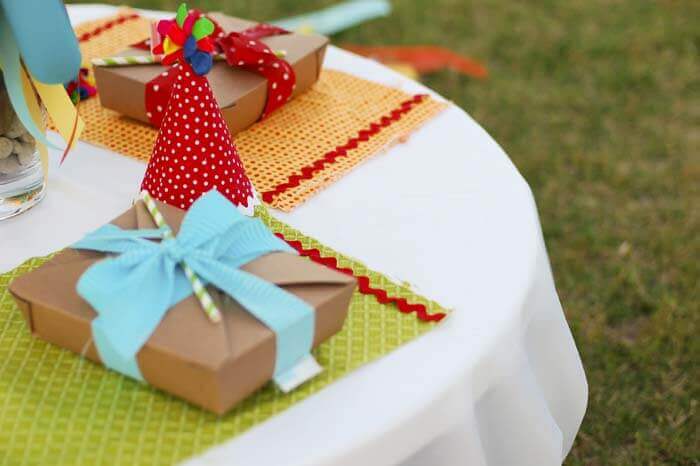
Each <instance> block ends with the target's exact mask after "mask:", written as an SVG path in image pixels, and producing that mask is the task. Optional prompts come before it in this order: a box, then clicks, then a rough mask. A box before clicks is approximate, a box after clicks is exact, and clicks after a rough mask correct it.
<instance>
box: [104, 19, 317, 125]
mask: <svg viewBox="0 0 700 466" xmlns="http://www.w3.org/2000/svg"><path fill="white" fill-rule="evenodd" d="M208 16H209V17H210V18H212V19H213V20H215V21H216V22H217V23H218V24H219V25H220V26H221V27H222V28H223V29H224V31H226V32H232V31H235V32H240V31H243V30H245V29H247V28H249V27H251V26H255V25H256V23H255V22H252V21H247V20H243V19H239V18H233V17H230V16H226V15H223V14H220V13H213V14H211V15H208ZM261 41H262V42H264V43H265V44H267V45H268V46H269V47H270V48H271V49H273V50H283V51H285V52H286V55H285V57H284V59H285V60H286V61H287V62H289V64H290V65H292V67H293V68H294V72H295V74H296V87H295V89H294V93H293V94H292V97H294V96H296V95H299V94H300V93H303V92H305V91H306V90H308V89H309V88H311V86H313V84H314V83H315V82H316V81H317V80H318V78H319V75H320V73H321V67H322V65H323V59H324V56H325V52H326V46H327V45H328V38H326V37H324V36H320V35H317V34H299V33H290V34H283V35H277V36H271V37H265V38H263V39H261ZM118 55H119V56H134V55H149V52H148V51H146V50H140V49H136V48H130V49H127V50H125V51H123V52H121V53H120V54H118ZM165 69H166V68H165V67H163V66H162V65H160V64H148V65H133V66H118V67H101V66H95V68H94V70H95V79H96V82H97V88H98V90H99V92H98V95H99V98H100V102H101V104H102V105H103V106H104V107H106V108H109V109H111V110H115V111H117V112H119V113H121V114H123V115H126V116H129V117H131V118H135V119H137V120H140V121H143V122H145V123H148V122H149V119H148V116H147V115H146V106H145V100H144V97H145V88H146V83H147V82H149V81H150V80H152V79H153V78H155V77H156V76H158V75H159V74H160V73H162V72H163V71H165ZM207 77H208V78H209V82H210V83H211V87H212V89H213V91H214V97H215V98H216V100H217V102H218V103H219V106H220V107H221V113H222V114H223V116H224V120H225V121H226V124H227V126H228V127H229V129H230V131H231V133H232V134H235V133H238V132H240V131H242V130H243V129H245V128H247V127H249V126H250V125H252V124H253V123H255V122H256V121H258V120H259V119H260V116H261V115H262V113H263V110H264V107H265V103H266V98H267V82H266V79H265V78H264V77H263V76H262V75H260V74H256V73H254V72H251V71H246V70H243V69H237V68H234V67H231V66H230V65H229V64H228V63H226V62H225V61H217V62H215V63H214V66H213V67H212V70H211V71H210V72H209V74H208V75H207Z"/></svg>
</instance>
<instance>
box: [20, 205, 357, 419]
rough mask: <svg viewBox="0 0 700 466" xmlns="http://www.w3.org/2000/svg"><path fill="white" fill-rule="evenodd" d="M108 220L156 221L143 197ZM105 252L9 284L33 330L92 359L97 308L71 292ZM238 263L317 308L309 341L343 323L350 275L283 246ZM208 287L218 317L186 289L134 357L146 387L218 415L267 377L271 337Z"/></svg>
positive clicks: (80, 255) (173, 215)
mask: <svg viewBox="0 0 700 466" xmlns="http://www.w3.org/2000/svg"><path fill="white" fill-rule="evenodd" d="M159 207H160V209H161V211H162V213H163V216H164V217H165V219H166V221H167V222H168V223H169V224H170V225H171V226H172V227H173V230H174V231H177V228H178V227H179V225H180V223H181V221H182V218H183V216H184V212H183V211H181V210H179V209H176V208H174V207H170V206H168V205H166V204H159ZM112 223H113V224H115V225H118V226H120V227H121V228H124V229H135V228H154V227H155V226H154V224H153V222H152V220H151V218H150V216H149V214H148V212H147V211H146V209H145V207H144V206H143V204H141V203H138V204H136V205H135V206H134V207H132V208H131V209H129V210H128V211H126V212H125V213H124V214H122V215H121V216H120V217H118V218H117V219H115V220H114V221H113V222H112ZM103 257H104V255H103V254H101V253H96V252H91V251H83V250H75V249H66V250H64V251H62V252H60V253H59V254H57V255H56V256H54V257H53V258H52V259H51V260H50V261H49V262H47V263H46V264H44V265H43V266H41V267H39V268H37V269H35V270H33V271H32V272H29V273H27V274H25V275H23V276H21V277H19V278H17V279H15V280H14V281H13V282H12V283H11V284H10V288H9V289H10V292H11V293H12V295H13V296H14V298H15V300H16V301H17V303H18V305H19V307H20V309H21V310H22V313H23V314H24V316H25V318H26V320H27V323H28V325H29V329H30V331H31V332H32V333H33V334H34V335H35V336H38V337H40V338H42V339H44V340H46V341H48V342H51V343H54V344H56V345H58V346H61V347H64V348H67V349H69V350H72V351H74V352H76V353H83V352H84V351H85V348H87V352H86V353H85V355H86V356H87V357H88V358H89V359H91V360H93V361H96V362H99V361H100V359H99V355H98V353H97V350H96V348H95V346H94V345H93V343H92V340H91V328H90V322H91V321H92V319H93V318H94V317H95V312H94V311H93V309H92V308H91V307H90V305H89V304H88V303H87V302H85V301H84V300H83V299H82V298H81V297H80V296H79V295H78V294H77V292H76V283H77V280H78V279H79V278H80V276H81V275H82V274H83V272H84V271H85V270H86V269H87V268H88V267H89V266H90V265H91V264H93V263H95V262H96V261H98V260H100V259H101V258H103ZM242 269H243V270H245V271H247V272H250V273H252V274H254V275H257V276H259V277H261V278H264V279H265V280H267V281H270V282H273V283H275V284H277V285H279V286H281V287H282V288H284V289H285V290H286V291H288V292H290V293H293V294H295V295H296V296H298V297H300V298H301V299H303V300H304V301H306V302H307V303H309V304H310V305H311V306H312V307H313V308H314V309H315V310H316V330H315V334H314V347H316V346H318V345H319V344H320V343H322V342H323V341H325V340H327V339H329V338H330V337H331V336H333V335H334V334H336V333H337V332H339V331H340V329H341V328H342V326H343V323H344V321H345V318H346V316H347V312H348V305H349V302H350V299H351V297H352V294H353V291H354V289H355V285H356V282H355V279H354V277H350V276H347V275H344V274H341V273H338V272H336V271H334V270H331V269H329V268H326V267H323V266H320V265H318V264H315V263H313V262H311V261H310V260H308V259H305V258H303V257H299V256H297V255H295V254H288V253H281V252H280V253H272V254H268V255H266V256H263V257H261V258H259V259H257V260H255V261H253V262H250V263H248V264H246V265H245V266H243V267H242ZM144 286H148V284H146V283H144ZM208 289H209V291H210V293H211V295H212V297H213V299H214V300H215V301H216V302H217V305H218V306H219V307H220V309H221V310H222V314H223V317H224V318H223V320H222V322H221V323H220V324H213V323H211V322H210V321H209V320H208V319H207V317H206V316H205V314H204V312H203V311H202V309H201V307H200V305H199V302H198V301H197V299H196V298H195V297H194V296H193V295H190V296H189V297H188V298H186V299H185V300H183V301H181V302H180V303H178V304H177V305H175V306H174V307H173V308H171V309H170V310H169V311H168V313H167V314H166V316H165V318H164V319H163V321H162V322H161V324H160V326H159V327H158V328H157V329H156V331H155V332H154V333H153V335H151V337H150V339H149V340H148V341H147V342H146V345H145V346H144V347H143V348H141V350H140V351H139V353H138V355H137V360H138V364H139V368H140V369H141V373H142V374H143V376H144V378H145V379H146V381H148V383H150V384H151V385H153V386H155V387H158V388H161V389H163V390H165V391H167V392H169V393H172V394H174V395H177V396H179V397H182V398H184V399H186V400H188V401H190V402H192V403H194V404H196V405H199V406H201V407H203V408H205V409H208V410H210V411H213V412H215V413H217V414H223V413H225V412H226V411H228V410H229V409H230V408H231V407H233V406H234V405H235V404H236V403H238V402H239V401H241V400H242V399H244V398H245V397H247V396H248V395H250V394H251V393H252V392H254V391H255V390H257V389H258V388H260V387H261V386H263V385H264V384H265V383H267V382H268V381H269V380H270V379H271V377H272V373H273V368H274V367H273V366H274V361H275V338H274V334H273V333H272V331H271V330H270V329H268V328H267V327H265V325H263V324H262V323H261V322H259V321H258V320H256V319H255V318H254V317H252V316H251V315H250V314H249V313H248V312H246V311H245V310H244V309H242V308H241V307H240V306H239V305H238V304H237V303H236V302H234V301H233V300H232V299H230V298H228V297H227V296H225V295H223V294H222V293H220V292H219V291H218V290H216V289H215V288H212V287H209V288H208ZM280 311H283V310H280Z"/></svg>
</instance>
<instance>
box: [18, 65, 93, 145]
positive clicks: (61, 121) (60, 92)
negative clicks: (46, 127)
mask: <svg viewBox="0 0 700 466" xmlns="http://www.w3.org/2000/svg"><path fill="white" fill-rule="evenodd" d="M31 79H32V82H33V83H34V88H35V89H36V91H37V92H38V93H39V97H40V98H41V102H42V103H43V104H44V107H45V108H46V113H48V114H49V117H50V118H51V121H52V122H53V124H54V126H56V129H57V130H58V133H59V134H60V135H61V137H62V138H63V139H64V140H65V141H66V142H67V143H69V144H70V146H69V147H68V148H69V149H70V148H72V147H73V146H74V145H75V142H76V141H77V140H78V138H79V137H80V133H82V131H83V128H85V123H84V122H83V120H82V119H81V118H80V116H79V115H78V113H77V112H78V111H77V109H76V108H75V106H74V105H73V102H72V101H71V100H70V97H68V93H67V92H66V89H65V88H64V87H63V86H62V85H60V84H44V83H42V82H41V81H37V80H36V78H34V77H33V76H32V77H31ZM76 118H77V119H78V122H77V126H76V123H75V122H76ZM74 127H75V132H74V131H73V130H74Z"/></svg>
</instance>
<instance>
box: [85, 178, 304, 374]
mask: <svg viewBox="0 0 700 466" xmlns="http://www.w3.org/2000/svg"><path fill="white" fill-rule="evenodd" d="M162 235H163V231H162V230H122V229H121V228H119V227H117V226H115V225H111V224H108V225H105V226H103V227H101V228H99V229H98V230H96V231H94V232H92V233H90V234H88V235H87V236H86V237H85V238H83V239H82V240H80V241H78V242H77V243H76V244H74V245H73V246H72V247H73V248H76V249H88V250H93V251H100V252H104V253H110V254H113V256H111V257H110V258H108V259H104V260H102V261H100V262H97V263H95V264H93V265H92V266H91V267H90V268H88V270H86V271H85V273H84V274H83V275H82V276H81V277H80V279H79V281H78V285H77V290H78V294H79V295H80V296H82V297H83V298H84V299H85V300H86V301H87V302H88V303H90V305H91V306H92V307H93V308H94V309H95V312H96V313H97V317H96V318H95V319H94V320H93V321H92V333H93V338H94V341H95V345H96V346H97V349H98V352H99V354H100V357H101V359H102V361H103V362H104V363H105V365H106V366H107V367H110V368H112V369H114V370H116V371H118V372H121V373H123V374H125V375H128V376H130V377H133V378H135V379H138V380H143V376H142V375H141V372H140V370H139V368H138V364H137V361H136V355H137V353H138V351H139V350H140V349H141V347H142V346H143V345H144V344H145V343H146V341H147V340H148V338H149V337H150V336H151V334H152V333H153V332H154V331H155V329H156V328H157V327H158V325H159V324H160V322H161V320H162V319H163V318H164V317H165V314H166V313H167V311H168V309H170V308H171V307H172V306H174V305H175V304H177V303H178V302H180V301H182V300H183V299H184V298H186V297H187V296H189V295H190V294H192V287H191V285H190V282H189V280H188V279H187V277H186V276H185V274H184V272H183V271H182V269H181V268H180V266H179V264H180V263H181V262H182V261H183V260H184V261H185V262H186V263H187V264H188V265H189V266H190V267H191V268H192V270H194V272H195V273H196V274H197V276H198V277H199V278H200V279H201V280H202V282H204V283H205V284H208V283H210V284H212V285H214V286H216V287H217V288H219V289H220V290H221V291H223V292H224V293H226V294H228V295H229V296H231V297H232V298H233V299H235V300H236V301H238V303H239V304H240V305H241V306H242V307H243V308H245V309H246V310H247V311H248V312H250V313H251V314H252V315H254V316H255V317H256V318H257V319H258V320H260V321H261V322H262V323H263V324H265V325H266V326H267V327H269V328H270V329H271V330H272V331H273V333H274V334H275V338H276V348H277V353H276V360H275V371H274V375H275V377H278V376H282V375H284V374H285V373H286V372H287V371H289V370H291V369H292V368H293V367H294V365H295V364H296V363H297V362H299V361H300V360H302V359H303V358H305V357H307V356H308V355H309V353H310V351H311V346H312V343H313V335H314V326H315V317H314V311H313V309H312V308H311V306H310V305H309V304H308V303H306V302H304V301H303V300H301V299H299V298H297V297H296V296H295V295H293V294H291V293H288V292H287V291H285V290H283V289H282V288H279V287H278V286H276V285H274V284H272V283H269V282H267V281H265V280H262V279H261V278H259V277H256V276H254V275H252V274H249V273H247V272H245V271H243V270H241V269H240V268H239V267H240V266H242V265H243V264H246V263H248V262H250V261H252V260H254V259H256V258H258V257H260V256H262V255H265V254H268V253H270V252H273V251H284V252H293V250H292V249H291V248H290V247H289V246H288V245H287V244H286V243H285V242H284V241H282V240H280V239H279V238H277V237H276V236H275V235H273V234H272V232H270V230H268V229H267V227H266V226H265V225H264V224H263V223H262V222H261V221H260V219H253V218H249V217H247V216H245V215H243V214H242V213H240V212H239V211H238V209H236V207H235V206H234V205H233V204H231V202H230V201H228V200H227V199H226V198H225V197H223V196H222V195H221V194H219V193H218V192H217V191H210V192H209V193H207V194H205V195H204V196H202V197H200V198H199V199H198V200H197V201H196V202H195V203H194V204H192V207H190V210H189V211H188V213H187V215H186V216H185V218H184V219H183V222H182V224H181V226H180V232H179V233H178V235H177V237H176V238H174V239H164V240H163V241H161V242H160V243H156V242H153V241H149V240H148V239H149V238H154V237H162Z"/></svg>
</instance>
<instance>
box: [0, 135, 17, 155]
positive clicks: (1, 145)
mask: <svg viewBox="0 0 700 466" xmlns="http://www.w3.org/2000/svg"><path fill="white" fill-rule="evenodd" d="M13 147H14V144H13V141H12V139H7V138H4V137H2V136H0V160H2V159H6V158H7V157H9V156H10V154H12V148H13Z"/></svg>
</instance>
